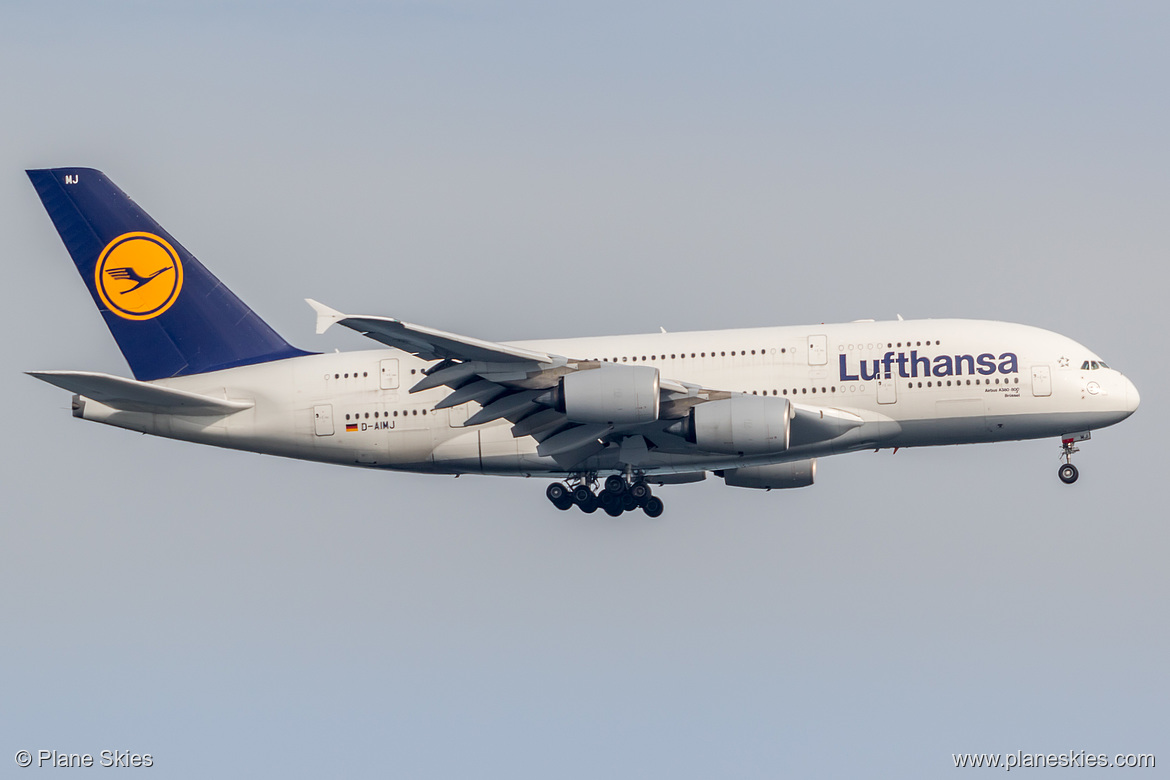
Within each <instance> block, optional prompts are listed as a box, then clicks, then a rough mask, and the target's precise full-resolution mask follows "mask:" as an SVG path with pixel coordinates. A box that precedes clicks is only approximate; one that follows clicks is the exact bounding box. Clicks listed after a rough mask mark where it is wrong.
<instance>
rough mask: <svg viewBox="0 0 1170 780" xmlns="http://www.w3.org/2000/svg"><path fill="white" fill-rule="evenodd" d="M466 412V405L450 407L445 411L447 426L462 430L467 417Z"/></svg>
mask: <svg viewBox="0 0 1170 780" xmlns="http://www.w3.org/2000/svg"><path fill="white" fill-rule="evenodd" d="M467 412H468V409H467V404H460V405H459V406H452V407H451V408H450V409H448V410H447V424H448V425H449V426H451V427H452V428H462V427H463V423H465V422H467V418H468V416H469V415H468V414H467Z"/></svg>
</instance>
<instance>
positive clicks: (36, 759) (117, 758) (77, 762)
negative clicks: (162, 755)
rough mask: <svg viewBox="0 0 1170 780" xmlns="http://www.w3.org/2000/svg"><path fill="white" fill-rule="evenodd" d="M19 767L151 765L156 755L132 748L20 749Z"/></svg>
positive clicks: (18, 756)
mask: <svg viewBox="0 0 1170 780" xmlns="http://www.w3.org/2000/svg"><path fill="white" fill-rule="evenodd" d="M15 761H16V765H17V766H19V767H37V768H40V767H91V766H99V767H106V768H111V767H151V766H154V756H152V755H150V753H135V752H134V751H132V750H101V751H98V752H97V753H96V754H95V753H63V752H61V751H59V750H38V751H36V752H35V753H34V752H33V751H31V750H18V751H16V756H15Z"/></svg>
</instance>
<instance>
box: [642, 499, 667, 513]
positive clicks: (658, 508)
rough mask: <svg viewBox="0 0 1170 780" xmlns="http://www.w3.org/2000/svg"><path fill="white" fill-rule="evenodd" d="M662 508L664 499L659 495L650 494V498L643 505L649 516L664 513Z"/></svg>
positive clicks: (643, 509)
mask: <svg viewBox="0 0 1170 780" xmlns="http://www.w3.org/2000/svg"><path fill="white" fill-rule="evenodd" d="M662 509H663V506H662V499H661V498H659V497H658V496H650V498H648V499H646V503H645V504H644V505H643V506H642V511H643V512H645V513H646V515H647V516H648V517H658V516H659V515H660V514H662Z"/></svg>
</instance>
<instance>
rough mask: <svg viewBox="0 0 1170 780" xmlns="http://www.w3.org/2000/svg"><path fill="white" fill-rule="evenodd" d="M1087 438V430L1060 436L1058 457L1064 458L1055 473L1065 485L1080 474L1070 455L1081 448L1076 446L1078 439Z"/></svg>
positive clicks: (1075, 479)
mask: <svg viewBox="0 0 1170 780" xmlns="http://www.w3.org/2000/svg"><path fill="white" fill-rule="evenodd" d="M1088 438H1089V432H1088V431H1085V432H1084V433H1076V434H1069V435H1067V436H1062V437H1061V438H1060V457H1062V458H1064V464H1063V465H1062V466H1061V467H1060V470H1059V471H1057V472H1056V473H1057V474H1058V475H1060V481H1061V482H1063V483H1064V484H1066V485H1071V484H1072V483H1074V482H1076V481H1077V477H1079V476H1080V475H1081V473H1080V472H1079V471H1077V467H1076V466H1074V465H1073V464H1072V456H1073V453H1074V452H1080V451H1081V448H1080V447H1078V446H1077V442H1078V441H1085V440H1086V439H1088Z"/></svg>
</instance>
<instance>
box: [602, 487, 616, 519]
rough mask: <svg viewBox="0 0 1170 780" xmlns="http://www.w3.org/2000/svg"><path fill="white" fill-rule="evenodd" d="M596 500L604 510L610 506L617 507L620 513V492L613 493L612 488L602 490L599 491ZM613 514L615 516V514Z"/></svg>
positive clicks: (610, 507) (607, 509)
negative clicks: (599, 493)
mask: <svg viewBox="0 0 1170 780" xmlns="http://www.w3.org/2000/svg"><path fill="white" fill-rule="evenodd" d="M597 501H598V503H600V504H601V508H602V509H604V510H605V511H606V512H608V511H609V510H610V509H612V508H617V509H618V514H620V513H621V507H622V495H621V494H620V493H615V492H613V491H612V490H603V491H601V495H599V496H598V497H597ZM613 516H614V517H617V515H613Z"/></svg>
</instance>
